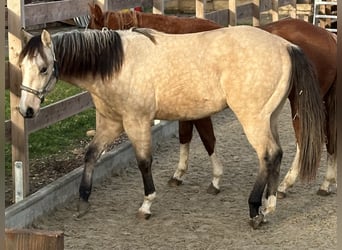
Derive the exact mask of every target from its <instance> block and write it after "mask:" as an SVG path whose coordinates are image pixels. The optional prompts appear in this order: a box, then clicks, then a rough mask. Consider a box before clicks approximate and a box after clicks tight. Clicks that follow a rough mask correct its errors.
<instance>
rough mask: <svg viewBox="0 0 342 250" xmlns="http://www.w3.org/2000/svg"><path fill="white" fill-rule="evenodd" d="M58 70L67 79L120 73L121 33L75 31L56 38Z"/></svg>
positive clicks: (54, 40)
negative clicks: (67, 77) (89, 74)
mask: <svg viewBox="0 0 342 250" xmlns="http://www.w3.org/2000/svg"><path fill="white" fill-rule="evenodd" d="M53 44H54V47H55V53H56V59H57V63H58V61H59V60H60V59H61V58H63V63H58V67H59V71H60V73H61V74H64V75H66V76H71V75H74V76H81V77H82V76H85V75H86V74H88V73H89V72H91V73H92V74H93V76H95V75H98V74H100V75H101V77H102V78H106V77H110V76H112V75H113V73H117V72H119V71H120V69H121V67H122V64H123V61H124V51H123V47H122V41H121V38H120V36H119V34H118V33H117V32H115V31H94V30H92V31H85V32H80V31H72V32H66V33H60V34H56V35H55V36H54V37H53Z"/></svg>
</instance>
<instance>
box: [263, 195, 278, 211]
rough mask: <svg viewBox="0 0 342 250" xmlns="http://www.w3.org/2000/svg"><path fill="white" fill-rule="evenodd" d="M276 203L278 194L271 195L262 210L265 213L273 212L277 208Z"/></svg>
mask: <svg viewBox="0 0 342 250" xmlns="http://www.w3.org/2000/svg"><path fill="white" fill-rule="evenodd" d="M276 205H277V196H275V195H270V196H269V197H268V199H267V200H266V201H265V209H264V210H263V212H262V213H263V215H267V214H269V213H273V212H274V211H275V209H276Z"/></svg>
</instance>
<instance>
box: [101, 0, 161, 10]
mask: <svg viewBox="0 0 342 250" xmlns="http://www.w3.org/2000/svg"><path fill="white" fill-rule="evenodd" d="M98 1H99V0H98ZM101 1H106V0H101ZM162 1H164V0H162ZM106 2H108V3H107V5H108V10H122V9H130V8H134V7H137V6H141V2H142V1H141V0H115V1H113V0H110V1H108V0H107V1H106Z"/></svg>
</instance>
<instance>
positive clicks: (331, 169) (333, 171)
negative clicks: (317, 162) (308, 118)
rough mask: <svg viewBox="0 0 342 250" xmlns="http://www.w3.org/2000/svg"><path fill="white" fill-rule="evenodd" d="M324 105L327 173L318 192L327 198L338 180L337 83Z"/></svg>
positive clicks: (325, 97)
mask: <svg viewBox="0 0 342 250" xmlns="http://www.w3.org/2000/svg"><path fill="white" fill-rule="evenodd" d="M324 104H325V108H326V124H325V126H326V136H327V143H326V147H327V153H328V159H327V160H328V162H327V172H326V175H325V178H324V181H323V183H322V185H321V186H320V188H319V190H318V191H317V194H318V195H322V196H327V195H329V194H330V193H331V190H330V186H331V185H335V188H336V183H337V182H336V178H337V161H336V143H337V142H336V136H337V134H336V132H337V131H336V130H337V128H336V81H335V82H334V84H333V85H332V86H331V88H330V89H329V90H328V92H327V93H326V95H325V96H324Z"/></svg>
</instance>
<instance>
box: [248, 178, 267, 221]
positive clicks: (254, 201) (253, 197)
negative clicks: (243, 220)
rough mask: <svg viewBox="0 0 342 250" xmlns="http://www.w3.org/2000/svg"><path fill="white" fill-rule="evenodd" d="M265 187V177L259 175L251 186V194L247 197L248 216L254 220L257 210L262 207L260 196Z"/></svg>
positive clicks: (257, 213)
mask: <svg viewBox="0 0 342 250" xmlns="http://www.w3.org/2000/svg"><path fill="white" fill-rule="evenodd" d="M265 186H266V177H265V176H263V175H262V174H260V173H259V175H258V177H257V180H256V182H255V184H254V186H253V189H252V192H251V194H250V195H249V199H248V205H249V216H250V218H254V217H256V216H257V215H259V209H260V207H261V205H262V202H261V200H262V195H263V193H264V190H265Z"/></svg>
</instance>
